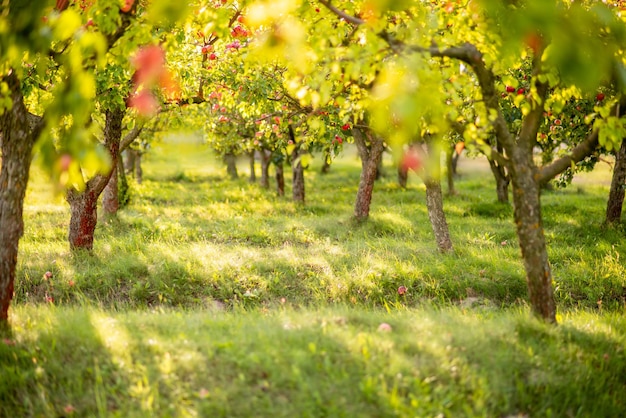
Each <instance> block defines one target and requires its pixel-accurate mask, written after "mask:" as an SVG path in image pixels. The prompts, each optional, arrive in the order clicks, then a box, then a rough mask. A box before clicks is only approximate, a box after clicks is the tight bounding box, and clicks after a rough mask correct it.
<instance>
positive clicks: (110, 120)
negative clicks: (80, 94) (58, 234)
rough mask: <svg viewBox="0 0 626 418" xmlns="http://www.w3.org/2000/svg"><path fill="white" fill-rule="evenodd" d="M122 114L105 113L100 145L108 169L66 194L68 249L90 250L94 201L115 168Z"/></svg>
mask: <svg viewBox="0 0 626 418" xmlns="http://www.w3.org/2000/svg"><path fill="white" fill-rule="evenodd" d="M124 113H125V111H124V110H122V109H114V110H107V111H106V112H105V117H106V119H105V125H104V143H105V146H106V148H107V150H108V151H109V156H110V157H111V161H113V163H112V165H113V167H112V168H111V170H109V172H108V173H107V174H96V175H95V176H94V177H93V178H91V179H90V180H89V181H88V182H87V183H86V185H85V190H83V191H78V190H76V189H70V190H69V191H68V192H67V195H66V200H67V201H68V203H69V204H70V229H69V234H68V240H69V243H70V249H71V250H76V249H79V248H82V249H86V250H89V251H91V250H92V249H93V240H94V232H95V230H96V225H97V223H98V211H97V209H98V198H99V197H100V194H101V193H102V191H103V190H104V188H105V187H106V185H107V183H109V179H110V177H111V174H112V172H113V171H114V169H115V168H114V167H115V166H116V164H115V161H117V156H118V154H119V146H120V139H121V137H122V119H123V118H124Z"/></svg>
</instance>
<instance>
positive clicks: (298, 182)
mask: <svg viewBox="0 0 626 418" xmlns="http://www.w3.org/2000/svg"><path fill="white" fill-rule="evenodd" d="M291 172H292V183H291V184H292V195H293V201H294V202H296V203H300V204H304V168H303V167H302V162H301V159H300V150H299V149H298V147H297V146H296V147H295V148H294V150H293V151H292V153H291Z"/></svg>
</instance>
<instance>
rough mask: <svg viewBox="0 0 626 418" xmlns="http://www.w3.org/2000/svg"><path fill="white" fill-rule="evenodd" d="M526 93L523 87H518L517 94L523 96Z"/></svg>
mask: <svg viewBox="0 0 626 418" xmlns="http://www.w3.org/2000/svg"><path fill="white" fill-rule="evenodd" d="M525 92H526V90H524V88H523V87H520V88H519V89H517V94H524V93H525Z"/></svg>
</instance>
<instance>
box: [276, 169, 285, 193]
mask: <svg viewBox="0 0 626 418" xmlns="http://www.w3.org/2000/svg"><path fill="white" fill-rule="evenodd" d="M274 167H275V168H276V193H278V196H284V195H285V169H284V167H283V163H276V164H274Z"/></svg>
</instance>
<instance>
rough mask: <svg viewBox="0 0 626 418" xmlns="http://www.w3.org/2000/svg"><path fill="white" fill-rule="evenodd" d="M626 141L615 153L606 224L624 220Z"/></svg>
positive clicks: (623, 141) (625, 140)
mask: <svg viewBox="0 0 626 418" xmlns="http://www.w3.org/2000/svg"><path fill="white" fill-rule="evenodd" d="M625 189H626V139H623V140H622V146H621V147H620V149H619V151H617V152H616V153H615V167H613V178H612V179H611V190H610V192H609V200H608V202H607V204H606V219H605V220H604V223H605V224H615V223H619V222H620V221H621V218H622V207H623V205H624V193H625V192H626V190H625Z"/></svg>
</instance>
